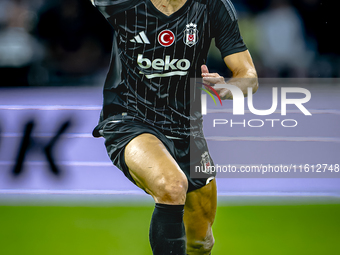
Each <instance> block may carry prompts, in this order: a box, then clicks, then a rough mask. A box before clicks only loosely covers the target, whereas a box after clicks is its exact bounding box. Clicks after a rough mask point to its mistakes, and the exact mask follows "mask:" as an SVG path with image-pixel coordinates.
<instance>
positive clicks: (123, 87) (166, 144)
mask: <svg viewBox="0 0 340 255" xmlns="http://www.w3.org/2000/svg"><path fill="white" fill-rule="evenodd" d="M92 3H93V5H94V6H96V7H97V8H98V9H99V10H100V12H101V13H102V14H103V15H104V17H105V18H106V19H107V21H108V22H109V23H110V24H111V25H112V27H113V28H114V30H115V38H114V42H113V50H112V60H111V65H110V69H109V73H108V75H107V79H106V82H105V86H104V102H103V110H102V112H101V117H100V121H99V124H98V126H97V127H96V128H95V129H94V131H93V134H94V136H95V137H100V136H102V137H104V138H105V145H106V148H107V151H108V154H109V156H110V158H111V160H112V162H113V164H114V165H116V166H117V167H118V168H119V169H120V170H122V171H123V173H124V174H125V176H126V177H127V178H129V180H130V181H132V182H133V183H134V184H136V185H137V186H138V187H140V188H141V189H143V190H144V191H145V192H147V193H148V194H150V195H151V196H152V197H153V199H154V201H155V209H154V212H153V215H152V219H151V224H150V231H149V238H150V244H151V248H152V251H153V254H156V255H167V254H172V255H176V254H178V255H184V254H190V255H194V254H202V255H203V254H211V249H212V247H213V244H214V238H213V234H212V230H211V227H212V224H213V222H214V218H215V212H216V197H217V191H216V181H215V179H214V174H211V173H210V174H207V175H206V176H205V178H191V176H190V168H192V167H193V166H194V165H203V166H209V165H212V164H213V162H212V159H211V157H210V155H209V152H208V148H207V144H206V141H205V139H204V137H203V135H202V134H203V132H202V115H201V112H200V111H201V102H200V98H201V96H200V95H201V90H200V89H199V87H202V84H201V83H199V82H194V83H191V82H190V78H200V77H203V81H204V83H206V84H208V85H214V84H217V83H224V82H225V81H224V79H223V77H221V76H219V75H218V74H216V73H209V70H208V68H207V66H206V65H205V62H206V58H207V53H208V49H209V46H210V42H211V39H212V38H215V40H216V46H217V47H218V48H219V50H220V51H221V54H222V58H223V59H224V62H225V64H226V65H227V66H228V67H229V69H230V70H231V71H232V74H233V77H232V79H230V80H229V81H228V83H230V84H233V85H236V86H238V87H240V88H241V89H242V91H243V92H244V93H246V91H247V87H252V88H253V92H255V91H256V89H257V78H256V77H257V75H256V71H255V68H254V65H253V62H252V59H251V57H250V54H249V52H248V50H247V48H246V46H245V44H244V42H243V40H242V37H241V36H240V32H239V29H238V24H237V14H236V12H235V9H234V6H233V5H232V3H231V2H230V0H92ZM239 78H251V79H239ZM218 93H219V95H220V97H221V98H222V99H227V98H232V94H231V93H230V91H229V90H228V89H225V88H224V89H219V90H218ZM190 141H191V142H190ZM189 149H190V150H189ZM190 152H195V153H193V154H192V155H198V156H197V157H192V156H190Z"/></svg>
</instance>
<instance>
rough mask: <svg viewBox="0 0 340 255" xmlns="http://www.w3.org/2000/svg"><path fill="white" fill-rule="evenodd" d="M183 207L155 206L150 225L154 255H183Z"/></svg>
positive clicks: (184, 242)
mask: <svg viewBox="0 0 340 255" xmlns="http://www.w3.org/2000/svg"><path fill="white" fill-rule="evenodd" d="M183 213H184V205H166V204H156V206H155V210H154V212H153V214H152V219H151V224H150V232H149V238H150V244H151V248H152V252H153V254H154V255H168V254H171V255H185V254H186V237H185V228H184V224H183Z"/></svg>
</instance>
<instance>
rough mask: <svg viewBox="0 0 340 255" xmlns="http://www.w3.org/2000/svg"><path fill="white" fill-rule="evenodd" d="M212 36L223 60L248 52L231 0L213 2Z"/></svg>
mask: <svg viewBox="0 0 340 255" xmlns="http://www.w3.org/2000/svg"><path fill="white" fill-rule="evenodd" d="M210 15H211V23H212V24H211V25H212V34H213V37H215V43H216V47H217V48H218V49H219V50H220V52H221V55H222V58H225V57H226V56H228V55H231V54H234V53H238V52H242V51H245V50H247V46H246V45H245V43H244V42H243V38H242V36H241V34H240V30H239V27H238V20H237V13H236V10H235V8H234V5H233V4H232V3H231V1H230V0H211V3H210Z"/></svg>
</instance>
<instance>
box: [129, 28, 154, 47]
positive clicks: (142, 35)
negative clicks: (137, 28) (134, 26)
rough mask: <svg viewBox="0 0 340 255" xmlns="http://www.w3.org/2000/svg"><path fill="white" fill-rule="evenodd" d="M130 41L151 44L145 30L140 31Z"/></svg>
mask: <svg viewBox="0 0 340 255" xmlns="http://www.w3.org/2000/svg"><path fill="white" fill-rule="evenodd" d="M130 42H133V43H144V44H150V41H149V39H148V37H147V36H146V34H145V33H144V31H142V32H139V34H138V35H136V36H135V37H134V38H133V39H131V40H130Z"/></svg>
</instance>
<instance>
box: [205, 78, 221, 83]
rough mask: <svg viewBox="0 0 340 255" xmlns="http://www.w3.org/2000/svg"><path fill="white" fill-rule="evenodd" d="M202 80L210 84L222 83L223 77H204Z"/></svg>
mask: <svg viewBox="0 0 340 255" xmlns="http://www.w3.org/2000/svg"><path fill="white" fill-rule="evenodd" d="M203 82H204V83H205V82H207V83H210V84H224V83H225V82H224V79H223V77H204V78H203Z"/></svg>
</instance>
